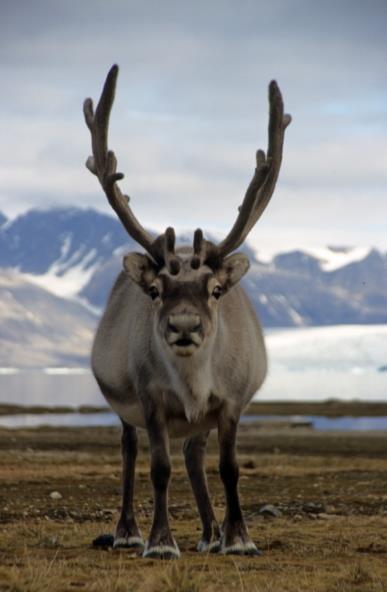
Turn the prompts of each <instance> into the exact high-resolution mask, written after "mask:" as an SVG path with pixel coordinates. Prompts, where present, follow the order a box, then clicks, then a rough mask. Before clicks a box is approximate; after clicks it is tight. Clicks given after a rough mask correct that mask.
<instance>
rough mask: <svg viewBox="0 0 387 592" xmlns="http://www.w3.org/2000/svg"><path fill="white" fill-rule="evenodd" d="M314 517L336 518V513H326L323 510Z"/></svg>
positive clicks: (323, 518) (319, 518)
mask: <svg viewBox="0 0 387 592" xmlns="http://www.w3.org/2000/svg"><path fill="white" fill-rule="evenodd" d="M316 517H317V518H318V520H332V518H337V516H336V514H326V513H325V512H320V514H317V516H316Z"/></svg>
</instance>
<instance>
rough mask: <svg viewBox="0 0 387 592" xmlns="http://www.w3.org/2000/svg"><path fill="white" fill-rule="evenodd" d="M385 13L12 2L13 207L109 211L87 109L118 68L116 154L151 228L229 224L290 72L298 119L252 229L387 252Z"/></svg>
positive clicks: (7, 166)
mask: <svg viewBox="0 0 387 592" xmlns="http://www.w3.org/2000/svg"><path fill="white" fill-rule="evenodd" d="M386 13H387V7H386V5H385V3H384V2H382V1H379V0H371V1H370V3H368V4H367V5H365V4H364V5H363V4H360V3H356V4H354V3H353V2H349V0H342V2H340V3H338V4H337V3H334V2H333V1H328V2H326V3H324V5H322V4H321V3H319V2H317V1H312V2H306V0H295V2H293V3H292V5H291V6H290V3H289V4H286V3H285V4H284V3H283V2H279V1H274V2H271V3H270V4H267V3H263V2H256V0H254V1H253V0H244V1H243V2H241V3H239V5H238V7H237V8H236V5H235V4H234V3H233V2H231V0H222V1H220V0H219V1H216V0H215V1H214V2H211V3H208V2H206V3H205V2H204V1H203V2H202V1H198V2H196V3H195V4H194V5H193V4H192V5H191V4H187V3H180V2H174V1H171V0H166V2H163V3H156V2H155V1H151V0H146V1H145V2H143V3H141V5H140V4H139V3H137V2H123V1H120V0H115V1H114V2H111V3H109V4H107V3H106V2H102V0H97V1H94V2H93V3H91V1H89V0H86V1H85V2H82V3H76V2H75V0H69V2H66V3H63V2H59V0H58V1H56V0H54V1H50V2H46V1H43V0H37V1H36V2H34V3H29V2H26V1H24V2H23V1H20V2H17V3H15V2H11V0H6V1H5V2H4V6H3V12H2V17H3V18H2V23H1V24H0V33H1V34H2V54H1V56H0V73H1V76H2V101H1V105H0V125H1V128H2V136H3V141H2V143H1V145H0V210H3V211H5V213H7V214H11V215H12V214H15V213H17V212H20V211H22V210H23V209H25V208H26V207H34V206H40V205H44V206H49V205H59V204H60V205H64V204H66V203H68V204H76V205H80V204H82V205H84V206H93V207H95V206H97V207H99V208H101V209H103V208H104V209H106V210H107V209H108V206H107V205H106V203H105V198H104V196H103V195H102V192H101V190H100V189H99V187H98V185H97V182H96V180H95V179H93V178H92V177H91V175H90V174H89V173H88V172H87V171H85V169H84V166H83V163H84V161H85V159H86V157H87V155H88V154H89V151H90V140H89V137H88V131H87V129H86V127H85V126H84V123H83V118H82V114H81V104H82V101H83V99H84V97H85V96H87V95H90V96H92V97H93V98H94V99H97V97H98V95H99V93H100V90H101V87H102V82H103V79H104V76H105V74H106V72H107V69H108V67H109V66H110V65H111V64H112V63H113V62H115V61H118V62H119V63H120V64H121V73H120V78H119V83H118V92H117V97H116V104H115V105H114V109H113V114H112V119H111V138H112V139H111V147H112V148H113V149H114V150H115V151H116V153H117V156H118V160H119V168H120V170H122V171H123V172H124V173H125V174H126V178H125V180H124V181H123V183H122V186H123V188H124V190H125V191H127V192H128V193H129V194H130V195H132V196H133V200H132V204H133V208H134V209H135V211H136V214H138V215H139V216H140V217H141V219H142V220H144V223H147V224H149V225H150V226H152V225H154V226H155V225H164V224H165V225H166V224H176V225H177V226H184V227H190V226H191V225H192V226H193V227H195V226H197V225H202V226H203V227H205V228H206V227H207V228H213V227H216V228H218V229H219V230H220V231H222V232H223V231H225V230H226V229H227V228H228V227H229V225H230V224H231V223H232V222H233V220H234V217H235V215H236V207H237V206H238V205H239V203H240V201H241V200H242V198H243V194H244V191H245V189H246V187H247V185H248V182H249V180H250V178H251V175H252V171H253V166H254V153H255V150H256V148H258V147H261V148H265V146H266V127H267V98H266V92H267V91H266V89H267V83H268V82H269V80H270V79H271V78H273V77H276V78H278V80H279V82H280V86H281V88H282V90H283V94H284V98H285V104H286V108H287V110H289V111H290V112H291V113H292V115H293V117H294V121H293V123H292V126H291V127H290V128H289V131H288V133H287V138H286V142H285V155H284V163H283V169H282V171H281V175H280V180H279V184H278V187H277V190H276V194H275V196H274V197H273V201H272V203H271V204H270V206H269V208H268V210H267V212H265V215H264V216H263V218H262V221H261V222H260V223H259V225H258V227H257V228H256V229H255V230H254V232H253V237H261V239H262V240H267V241H270V240H271V241H277V242H279V241H287V242H289V241H291V239H292V236H293V234H294V232H297V233H299V234H300V233H301V235H302V236H303V237H305V241H309V242H310V243H314V244H316V241H320V240H321V241H323V242H324V243H326V242H330V243H333V244H338V243H340V244H341V243H343V242H349V243H351V244H356V243H361V244H369V243H372V242H373V243H375V244H378V245H382V246H383V245H384V246H386V247H387V238H386V237H387V233H386V228H385V227H383V223H382V222H381V221H382V220H385V219H387V218H386V214H387V205H386V201H387V200H386V194H387V191H386V187H387V159H386V153H387V79H386V77H385V55H386V49H387V48H386V45H387V36H386V24H385V23H386V22H387V18H386V16H387V14H386ZM264 237H266V238H264Z"/></svg>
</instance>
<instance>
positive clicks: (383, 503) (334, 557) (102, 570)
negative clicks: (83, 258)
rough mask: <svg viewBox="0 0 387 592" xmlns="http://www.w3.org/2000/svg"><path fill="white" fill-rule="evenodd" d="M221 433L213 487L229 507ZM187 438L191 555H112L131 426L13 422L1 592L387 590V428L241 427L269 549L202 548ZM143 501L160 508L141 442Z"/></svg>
mask: <svg viewBox="0 0 387 592" xmlns="http://www.w3.org/2000/svg"><path fill="white" fill-rule="evenodd" d="M216 448H217V446H216V438H215V437H214V438H212V439H211V442H210V445H209V455H208V463H207V466H208V476H209V485H210V489H211V493H212V497H213V500H214V505H215V509H216V513H217V515H218V517H219V519H221V518H222V515H223V511H224V501H223V491H222V486H221V483H220V481H219V477H218V472H217V450H216ZM180 449H181V442H176V443H175V444H174V445H173V449H172V456H173V479H172V483H171V493H170V513H171V522H172V525H173V531H174V536H175V538H176V540H177V541H178V544H179V546H180V550H181V552H182V558H181V559H180V560H178V561H174V562H166V561H156V560H148V559H147V560H145V559H142V558H140V557H137V556H136V554H134V553H131V552H128V551H123V550H121V551H119V550H114V551H113V550H111V549H110V550H101V549H95V548H93V547H92V544H91V543H92V540H93V539H94V538H95V537H96V536H97V535H99V534H101V533H112V532H113V530H114V523H115V520H116V518H117V512H118V508H119V504H120V472H121V461H120V452H119V430H118V429H115V428H82V429H69V428H67V429H65V428H61V429H57V428H55V429H54V428H41V429H31V430H28V429H25V430H6V429H0V532H1V537H0V590H1V591H7V592H45V591H47V592H48V591H50V592H57V591H68V590H90V591H96V592H99V591H101V592H113V591H117V592H124V591H125V592H131V591H134V590H140V591H146V592H148V591H149V592H164V591H167V592H168V591H170V592H172V591H173V592H199V591H202V590H203V591H204V590H206V591H209V592H212V591H220V590H222V591H223V590H233V589H236V590H242V591H246V592H247V591H249V592H250V591H257V592H258V591H259V592H261V591H262V592H282V591H289V592H298V591H308V592H323V591H324V592H352V591H357V590H358V591H359V592H368V591H370V592H371V591H372V592H387V561H386V560H387V433H385V432H374V433H349V434H345V433H341V434H338V433H315V432H314V431H313V430H308V429H280V430H274V429H264V428H257V427H256V426H254V425H245V426H241V429H240V434H239V459H240V465H241V478H240V492H241V498H242V503H243V508H244V511H245V516H246V519H247V522H248V526H249V529H250V533H251V535H252V537H253V539H254V540H255V541H256V543H257V544H258V546H259V547H260V549H261V550H262V551H263V554H262V556H261V557H258V558H249V557H231V556H229V557H223V556H217V555H201V554H198V553H197V552H196V551H195V545H196V543H197V541H198V539H199V536H200V525H199V520H198V517H197V513H196V508H195V505H194V501H193V498H192V495H191V492H190V487H189V484H188V481H187V477H186V474H185V470H184V466H183V462H182V456H181V453H180ZM140 450H141V452H140V454H139V461H138V469H137V484H136V506H137V511H138V518H139V522H140V524H141V529H142V531H143V534H144V535H145V536H146V533H147V530H148V528H149V526H150V521H151V515H152V506H153V505H152V492H151V486H150V483H149V478H148V472H149V467H148V452H147V444H146V440H145V438H144V437H141V439H140Z"/></svg>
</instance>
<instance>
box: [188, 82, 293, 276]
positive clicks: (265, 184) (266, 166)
mask: <svg viewBox="0 0 387 592" xmlns="http://www.w3.org/2000/svg"><path fill="white" fill-rule="evenodd" d="M269 103H270V116H269V145H268V150H267V156H266V155H265V153H264V151H263V150H258V151H257V153H256V163H257V166H256V169H255V174H254V177H253V179H252V181H251V183H250V185H249V187H248V189H247V191H246V195H245V198H244V200H243V203H242V205H241V206H240V207H239V215H238V217H237V219H236V221H235V223H234V225H233V227H232V229H231V230H230V232H229V233H228V235H227V236H226V238H225V239H223V240H222V241H221V242H220V243H219V244H218V245H214V244H212V243H210V242H208V241H205V240H204V239H203V238H202V237H199V235H198V240H199V238H200V243H201V246H200V251H201V253H200V255H199V253H198V252H197V251H195V255H197V256H200V259H201V261H206V262H207V263H211V262H212V263H213V264H214V263H216V261H219V260H220V259H222V258H223V257H225V256H226V255H228V254H229V253H231V252H232V251H235V249H237V248H238V247H239V246H240V245H241V244H242V243H243V242H244V240H245V239H246V237H247V235H248V234H249V232H250V230H251V229H252V228H253V226H254V225H255V224H256V223H257V221H258V220H259V218H260V217H261V215H262V214H263V212H264V210H265V208H266V206H267V204H268V203H269V201H270V198H271V196H272V195H273V192H274V188H275V185H276V182H277V178H278V174H279V171H280V167H281V161H282V148H283V142H284V136H285V129H286V127H287V126H288V125H289V123H290V122H291V116H290V115H287V114H284V105H283V101H282V96H281V92H280V89H279V88H278V85H277V83H276V82H275V81H274V80H273V81H272V82H271V83H270V85H269ZM198 250H199V249H198Z"/></svg>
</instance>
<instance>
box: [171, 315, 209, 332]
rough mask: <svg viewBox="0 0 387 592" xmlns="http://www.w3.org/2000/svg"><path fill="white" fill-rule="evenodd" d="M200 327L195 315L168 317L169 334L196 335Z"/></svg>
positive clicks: (198, 319)
mask: <svg viewBox="0 0 387 592" xmlns="http://www.w3.org/2000/svg"><path fill="white" fill-rule="evenodd" d="M201 327H202V323H201V321H200V317H199V315H197V314H188V313H186V314H182V313H181V314H171V315H169V317H168V329H169V331H171V333H183V334H184V333H185V334H189V333H198V332H199V331H200V329H201Z"/></svg>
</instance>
